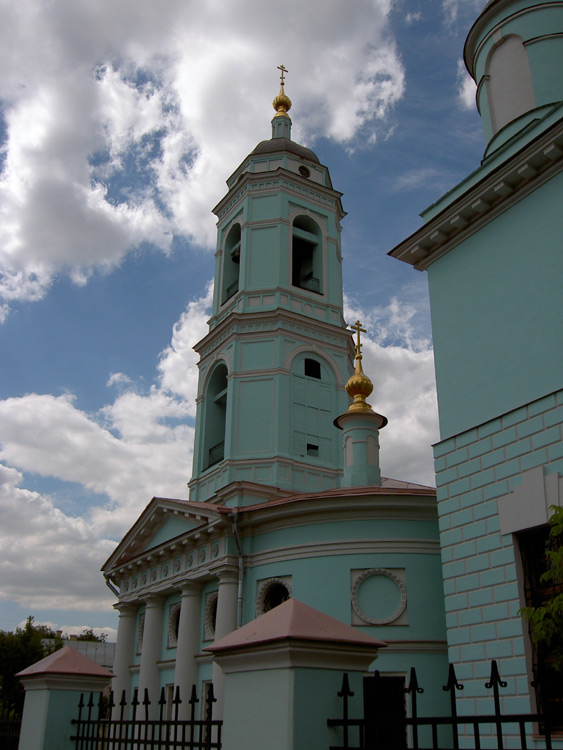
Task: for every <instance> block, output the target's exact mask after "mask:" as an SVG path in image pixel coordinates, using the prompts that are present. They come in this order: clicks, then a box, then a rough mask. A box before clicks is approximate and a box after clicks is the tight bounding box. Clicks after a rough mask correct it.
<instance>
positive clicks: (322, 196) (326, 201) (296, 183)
mask: <svg viewBox="0 0 563 750" xmlns="http://www.w3.org/2000/svg"><path fill="white" fill-rule="evenodd" d="M280 189H281V190H289V191H291V192H293V193H296V194H301V195H305V196H306V197H307V200H310V201H313V202H314V203H316V204H317V205H318V206H319V207H322V208H324V209H326V208H329V209H331V210H332V211H336V214H337V216H338V219H339V220H341V219H343V218H344V217H345V216H346V211H344V209H343V208H342V202H341V198H342V193H340V192H338V190H334V188H330V187H327V186H326V185H321V184H320V183H318V182H311V181H310V180H308V179H307V178H306V177H301V175H299V174H297V173H296V172H292V171H291V170H289V169H285V168H284V167H278V168H277V169H275V170H273V171H271V172H243V173H242V174H241V177H240V178H239V181H238V182H237V183H236V184H235V186H234V187H233V188H231V189H230V190H229V191H228V193H227V194H226V195H225V196H224V198H223V199H222V200H220V201H219V203H218V204H217V205H216V206H215V208H213V213H214V214H215V216H217V219H218V220H219V221H222V220H223V219H224V218H225V217H226V216H227V215H228V214H229V213H230V212H231V211H232V210H233V208H235V206H236V205H237V204H238V203H240V202H241V201H242V200H243V199H244V198H246V197H248V195H249V194H252V193H253V192H254V191H258V190H259V191H260V193H261V195H264V194H265V195H268V194H269V193H276V192H279V191H280Z"/></svg>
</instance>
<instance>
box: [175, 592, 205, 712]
mask: <svg viewBox="0 0 563 750" xmlns="http://www.w3.org/2000/svg"><path fill="white" fill-rule="evenodd" d="M181 591H182V599H181V604H180V621H179V623H178V643H177V645H176V664H175V668H174V682H175V686H177V687H179V688H180V699H181V701H182V703H181V704H180V710H179V714H178V715H179V716H180V718H181V719H187V718H189V716H190V705H189V702H188V701H189V700H190V696H191V694H192V685H195V684H197V662H196V660H195V656H196V654H197V653H198V652H199V630H200V618H201V588H200V586H199V585H198V584H196V583H188V584H186V585H185V586H182V589H181Z"/></svg>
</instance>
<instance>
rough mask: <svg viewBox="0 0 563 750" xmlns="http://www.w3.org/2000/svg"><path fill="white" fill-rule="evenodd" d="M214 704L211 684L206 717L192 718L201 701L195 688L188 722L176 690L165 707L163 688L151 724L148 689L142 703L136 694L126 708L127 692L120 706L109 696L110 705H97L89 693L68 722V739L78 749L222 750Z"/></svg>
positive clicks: (102, 702) (207, 696) (190, 702)
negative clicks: (71, 729) (182, 715)
mask: <svg viewBox="0 0 563 750" xmlns="http://www.w3.org/2000/svg"><path fill="white" fill-rule="evenodd" d="M215 702H216V699H215V697H214V695H213V685H209V689H208V691H207V694H206V696H205V699H204V709H205V710H204V718H201V719H196V706H197V704H198V703H199V699H198V698H197V695H196V688H195V685H194V686H193V687H192V693H191V697H190V700H189V701H188V704H189V706H190V718H189V719H180V718H179V714H180V705H181V703H182V701H181V699H180V691H179V688H178V687H176V691H175V694H174V698H173V699H172V701H170V703H169V704H168V703H167V701H166V696H165V691H164V688H162V690H161V693H160V700H159V701H158V719H151V718H149V715H150V705H151V702H150V700H149V695H148V691H147V690H145V691H144V697H143V700H142V701H140V700H139V696H138V690H137V689H135V691H134V694H133V699H132V700H131V703H130V704H128V703H127V701H126V699H125V692H123V695H122V696H121V700H120V701H119V703H118V704H115V703H114V698H113V693H110V695H109V700H107V699H105V698H104V697H103V696H102V695H100V697H99V700H98V701H97V703H96V701H94V697H93V694H92V693H90V696H89V698H88V697H85V696H84V693H82V695H81V696H80V702H79V704H78V718H77V719H73V720H72V723H73V725H74V726H75V728H76V730H75V732H74V734H73V735H72V737H71V739H72V740H74V741H75V748H76V750H129V749H133V748H134V749H135V750H148V748H154V749H155V750H176V749H179V748H182V749H183V750H221V729H222V724H223V722H222V721H218V720H216V719H214V718H213V704H214V703H215ZM168 714H170V716H169V717H168Z"/></svg>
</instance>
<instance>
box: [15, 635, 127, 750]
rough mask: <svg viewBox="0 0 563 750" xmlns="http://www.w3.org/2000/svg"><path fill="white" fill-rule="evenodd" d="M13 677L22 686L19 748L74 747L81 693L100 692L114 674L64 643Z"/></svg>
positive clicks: (44, 749)
mask: <svg viewBox="0 0 563 750" xmlns="http://www.w3.org/2000/svg"><path fill="white" fill-rule="evenodd" d="M16 676H17V677H19V678H20V679H21V681H22V684H23V686H24V688H25V703H24V708H23V718H22V729H21V734H20V744H19V750H49V749H50V748H55V747H56V748H57V750H73V748H74V744H75V743H74V741H73V740H71V736H72V734H73V726H72V720H73V719H74V718H75V717H76V714H77V711H78V706H79V700H80V698H81V695H82V693H100V692H101V691H102V690H103V689H104V688H105V687H106V685H109V683H110V680H111V678H112V677H113V674H112V673H111V672H109V671H108V670H107V669H104V668H103V667H100V666H99V665H98V664H96V663H95V662H93V661H92V660H91V659H88V657H86V656H84V655H83V654H81V653H79V652H78V651H76V650H75V649H73V648H71V647H70V646H65V647H64V648H62V649H61V650H60V651H55V653H53V654H49V656H46V657H45V658H44V659H41V661H38V662H37V663H36V664H32V665H31V666H30V667H28V668H27V669H24V670H23V672H19V674H18V675H16ZM82 705H84V704H83V702H82ZM88 710H89V711H91V708H89V709H88Z"/></svg>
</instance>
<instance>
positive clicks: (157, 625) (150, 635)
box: [139, 595, 164, 719]
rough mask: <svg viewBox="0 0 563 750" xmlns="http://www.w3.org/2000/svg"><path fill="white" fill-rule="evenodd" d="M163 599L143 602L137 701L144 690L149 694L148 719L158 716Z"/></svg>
mask: <svg viewBox="0 0 563 750" xmlns="http://www.w3.org/2000/svg"><path fill="white" fill-rule="evenodd" d="M163 604H164V598H163V597H161V596H156V595H154V596H148V597H147V598H146V600H145V605H146V609H145V625H144V629H143V645H142V647H141V669H140V671H139V700H140V701H141V702H142V701H143V699H144V695H145V688H147V689H148V692H149V700H150V702H151V705H150V707H149V718H151V719H155V718H156V717H157V716H158V700H159V698H160V675H159V671H158V662H159V661H160V656H161V650H162V619H163V614H164V608H163Z"/></svg>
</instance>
